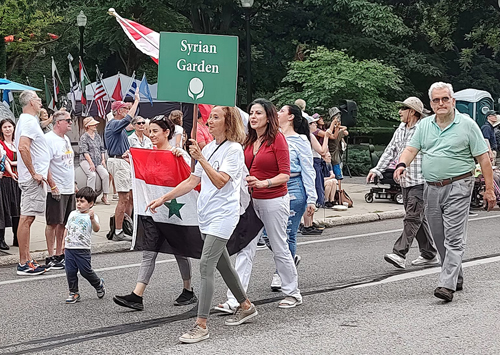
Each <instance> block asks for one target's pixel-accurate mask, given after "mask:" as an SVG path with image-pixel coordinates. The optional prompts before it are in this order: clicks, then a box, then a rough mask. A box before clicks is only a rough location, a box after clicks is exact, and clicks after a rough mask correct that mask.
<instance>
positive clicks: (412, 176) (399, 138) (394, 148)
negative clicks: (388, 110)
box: [371, 120, 425, 187]
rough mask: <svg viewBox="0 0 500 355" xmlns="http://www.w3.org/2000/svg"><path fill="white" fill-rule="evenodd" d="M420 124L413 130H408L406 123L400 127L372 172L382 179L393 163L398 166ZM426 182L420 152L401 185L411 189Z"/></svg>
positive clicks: (402, 178)
mask: <svg viewBox="0 0 500 355" xmlns="http://www.w3.org/2000/svg"><path fill="white" fill-rule="evenodd" d="M419 123H420V120H419V121H417V123H416V124H415V125H414V126H413V127H411V128H407V127H406V123H404V122H402V123H401V124H400V125H399V127H398V129H396V132H394V135H393V136H392V139H391V141H390V142H389V145H388V146H387V147H386V148H385V150H384V154H382V156H381V157H380V160H379V161H378V164H377V166H376V167H375V168H373V169H372V170H371V171H372V172H374V173H375V174H377V176H379V177H380V178H382V173H383V172H384V171H385V170H386V169H387V168H389V166H390V165H391V163H393V162H396V164H397V162H398V161H399V157H400V156H401V154H403V151H404V150H405V148H406V145H407V144H408V143H409V142H410V140H411V137H413V134H414V133H415V131H416V130H417V126H418V124H419ZM424 182H425V180H424V177H423V176H422V153H420V152H419V153H418V154H417V156H416V157H415V159H413V161H412V163H411V164H410V166H409V167H408V168H407V171H406V174H405V175H404V176H402V177H401V181H400V185H401V187H411V186H417V185H422V184H423V183H424Z"/></svg>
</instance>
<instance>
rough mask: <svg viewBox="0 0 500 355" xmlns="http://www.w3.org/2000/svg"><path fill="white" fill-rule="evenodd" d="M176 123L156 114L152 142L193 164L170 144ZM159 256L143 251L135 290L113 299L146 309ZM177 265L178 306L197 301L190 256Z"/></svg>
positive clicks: (116, 301) (155, 252) (176, 302)
mask: <svg viewBox="0 0 500 355" xmlns="http://www.w3.org/2000/svg"><path fill="white" fill-rule="evenodd" d="M174 130H175V128H174V124H173V122H172V121H171V120H170V119H168V118H167V117H166V116H163V115H161V116H156V117H155V118H154V119H152V120H151V122H150V139H151V142H152V144H154V145H155V146H156V148H157V149H158V150H170V151H172V152H173V153H174V154H175V155H177V156H181V155H182V157H183V158H184V159H185V161H186V163H187V164H188V165H190V164H191V158H189V155H188V154H187V152H186V151H184V150H182V149H180V148H175V147H172V146H171V145H170V142H169V140H170V139H171V138H172V136H173V135H174ZM150 237H151V238H155V237H157V235H153V236H150ZM157 256H158V251H151V250H144V251H143V252H142V262H141V267H140V268H139V275H138V277H137V284H136V286H135V289H134V291H133V292H132V293H131V294H129V295H125V296H115V297H113V301H114V302H115V303H116V304H117V305H119V306H122V307H127V308H132V309H135V310H138V311H142V310H143V309H144V305H143V301H142V300H143V294H144V291H145V290H146V286H147V285H148V283H149V280H150V279H151V276H152V275H153V272H154V270H155V262H156V258H157ZM175 259H176V261H177V265H178V266H179V271H180V273H181V277H182V281H183V283H184V289H183V290H182V293H181V295H180V296H179V297H177V299H176V300H175V302H174V305H176V306H185V305H188V304H192V303H196V302H197V301H198V299H197V298H196V295H195V294H194V290H193V289H192V287H191V263H190V261H189V258H187V257H185V256H179V255H175Z"/></svg>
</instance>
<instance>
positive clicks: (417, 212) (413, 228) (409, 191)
mask: <svg viewBox="0 0 500 355" xmlns="http://www.w3.org/2000/svg"><path fill="white" fill-rule="evenodd" d="M402 190H403V204H404V207H405V218H404V220H403V224H404V226H403V233H401V236H400V237H399V239H398V240H397V241H396V243H394V247H393V252H394V254H397V255H399V256H401V257H402V258H405V257H406V254H408V250H410V247H411V245H412V243H413V239H414V238H417V242H418V247H419V249H420V255H421V256H422V257H423V258H426V259H432V258H434V257H435V256H436V254H437V250H436V246H435V244H434V240H433V239H432V234H431V229H430V227H429V222H428V221H427V217H426V216H425V213H424V210H425V204H424V185H417V186H411V187H406V188H403V189H402Z"/></svg>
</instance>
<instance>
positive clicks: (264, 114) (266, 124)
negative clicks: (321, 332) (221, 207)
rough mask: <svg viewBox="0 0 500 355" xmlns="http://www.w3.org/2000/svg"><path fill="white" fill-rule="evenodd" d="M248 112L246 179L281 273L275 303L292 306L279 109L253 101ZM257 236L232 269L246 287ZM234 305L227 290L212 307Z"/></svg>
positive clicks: (285, 157) (295, 296)
mask: <svg viewBox="0 0 500 355" xmlns="http://www.w3.org/2000/svg"><path fill="white" fill-rule="evenodd" d="M249 113H250V117H249V121H248V136H247V138H246V140H245V142H244V144H243V146H244V153H245V164H246V166H247V168H248V170H249V176H247V178H246V181H247V183H248V187H249V189H250V192H251V194H252V200H253V207H254V209H255V212H256V213H257V215H258V216H259V218H260V219H261V220H262V223H264V228H265V230H266V233H267V236H268V238H269V242H270V244H271V248H272V251H273V254H274V262H275V264H276V271H277V273H278V275H279V276H280V277H281V290H282V291H283V293H284V294H285V295H286V298H285V299H283V300H282V301H281V302H280V303H279V305H278V307H280V308H292V307H295V306H298V305H300V304H302V296H301V294H300V290H299V288H298V276H297V269H296V267H295V263H294V261H293V257H292V253H291V252H290V249H289V248H288V242H287V233H286V227H287V224H288V216H289V215H290V197H289V196H288V190H287V186H286V183H287V181H288V179H289V178H290V153H289V152H288V143H287V142H286V138H285V136H284V135H283V134H282V133H281V132H280V131H279V129H278V128H279V125H278V113H277V111H276V108H275V107H274V105H273V104H272V103H271V102H270V101H268V100H265V99H257V100H255V101H253V102H252V103H251V104H250V106H249ZM258 240H259V237H257V238H255V239H254V240H253V241H252V242H251V243H250V244H249V245H248V246H247V247H245V248H244V249H243V250H242V251H240V252H239V253H238V256H237V258H236V264H235V269H236V271H237V272H238V275H239V277H240V280H241V283H242V285H243V287H244V289H245V290H246V289H247V287H248V283H249V281H250V272H251V269H252V263H253V257H254V256H255V251H256V248H257V242H258ZM235 303H236V304H235ZM236 305H237V302H236V299H234V297H233V295H232V294H231V293H230V292H228V300H227V302H225V303H223V304H219V305H217V306H216V307H215V310H217V311H221V312H226V313H231V312H232V311H233V310H234V308H235V306H236Z"/></svg>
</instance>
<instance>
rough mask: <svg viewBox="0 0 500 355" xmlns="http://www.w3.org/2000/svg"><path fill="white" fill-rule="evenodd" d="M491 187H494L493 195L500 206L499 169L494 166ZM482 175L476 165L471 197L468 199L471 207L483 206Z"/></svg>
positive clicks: (483, 189)
mask: <svg viewBox="0 0 500 355" xmlns="http://www.w3.org/2000/svg"><path fill="white" fill-rule="evenodd" d="M493 187H494V188H495V196H496V199H497V205H498V206H500V171H498V170H497V169H496V168H494V169H493ZM485 190H486V189H485V182H484V177H483V175H482V174H481V168H480V167H479V165H478V166H476V173H475V180H474V188H473V189H472V197H471V201H470V206H471V208H475V209H478V208H481V207H483V204H484V202H483V193H484V191H485Z"/></svg>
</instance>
